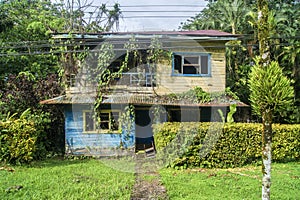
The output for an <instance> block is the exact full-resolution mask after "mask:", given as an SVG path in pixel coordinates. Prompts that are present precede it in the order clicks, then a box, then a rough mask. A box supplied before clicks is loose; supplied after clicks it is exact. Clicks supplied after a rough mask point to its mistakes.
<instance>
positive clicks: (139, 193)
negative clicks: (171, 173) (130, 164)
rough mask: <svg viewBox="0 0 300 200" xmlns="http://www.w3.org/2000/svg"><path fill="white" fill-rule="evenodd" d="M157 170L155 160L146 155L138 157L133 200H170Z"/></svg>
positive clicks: (132, 193) (132, 194)
mask: <svg viewBox="0 0 300 200" xmlns="http://www.w3.org/2000/svg"><path fill="white" fill-rule="evenodd" d="M157 170H158V168H157V166H156V165H155V158H147V157H145V155H144V154H141V155H137V156H136V167H135V176H136V178H135V184H134V186H133V189H132V192H131V198H130V199H131V200H148V199H151V200H156V199H160V200H165V199H169V198H168V195H167V191H166V189H165V187H164V186H163V184H162V182H161V180H160V175H159V173H158V172H157Z"/></svg>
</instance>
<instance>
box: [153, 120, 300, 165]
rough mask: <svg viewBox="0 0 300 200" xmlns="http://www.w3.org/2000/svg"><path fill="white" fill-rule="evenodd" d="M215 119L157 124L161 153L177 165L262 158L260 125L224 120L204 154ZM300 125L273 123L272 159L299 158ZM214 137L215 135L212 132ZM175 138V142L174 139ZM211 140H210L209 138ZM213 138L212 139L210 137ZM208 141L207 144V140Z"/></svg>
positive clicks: (241, 162)
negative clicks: (214, 141)
mask: <svg viewBox="0 0 300 200" xmlns="http://www.w3.org/2000/svg"><path fill="white" fill-rule="evenodd" d="M214 124H216V123H195V122H186V123H164V124H159V125H155V128H154V138H155V145H156V148H157V150H158V156H161V158H163V159H164V162H165V163H166V164H167V165H168V166H172V167H176V168H193V167H206V168H214V167H217V168H228V167H241V166H244V165H248V164H259V163H260V162H261V129H262V127H261V125H260V124H251V123H247V124H245V123H228V124H225V126H224V128H223V130H222V133H221V134H220V136H219V138H216V140H217V141H216V143H215V145H214V146H213V147H212V149H211V150H210V152H209V153H208V154H204V156H201V155H202V154H201V153H202V152H203V151H205V149H203V143H204V141H205V140H208V138H206V135H209V131H210V132H211V131H212V128H213V126H214ZM299 134H300V126H299V125H278V124H275V125H274V127H273V135H274V136H273V158H272V159H273V160H274V161H275V162H285V161H292V160H299V159H300V153H299V152H300V140H299V138H300V136H299ZM210 136H212V137H215V136H214V135H211V134H210ZM175 138H176V141H177V140H178V141H179V142H176V144H174V143H172V140H174V139H175ZM208 141H209V140H208ZM211 141H213V140H211ZM206 145H207V144H206Z"/></svg>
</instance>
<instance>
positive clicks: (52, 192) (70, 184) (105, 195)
mask: <svg viewBox="0 0 300 200" xmlns="http://www.w3.org/2000/svg"><path fill="white" fill-rule="evenodd" d="M12 168H13V169H14V172H9V171H7V170H3V168H2V170H0V199H1V200H2V199H3V200H4V199H14V200H15V199H22V200H25V199H30V200H31V199H39V200H41V199H47V200H48V199H49V200H50V199H53V200H54V199H55V200H58V199H68V200H71V199H81V200H82V199H130V193H131V189H132V187H133V184H134V174H133V173H125V172H120V171H116V170H114V169H113V168H110V167H108V166H106V165H104V164H103V163H102V162H100V161H99V160H93V159H91V160H47V161H43V162H37V163H35V164H33V165H32V166H26V167H24V166H23V167H12ZM20 186H21V187H20Z"/></svg>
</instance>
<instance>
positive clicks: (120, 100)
mask: <svg viewBox="0 0 300 200" xmlns="http://www.w3.org/2000/svg"><path fill="white" fill-rule="evenodd" d="M94 101H95V97H92V96H86V95H73V96H72V97H66V96H65V95H64V96H59V97H56V98H53V99H48V100H44V101H41V102H40V103H41V104H60V105H63V104H93V103H94ZM102 103H103V104H133V105H166V106H168V105H169V106H199V107H211V106H220V107H225V106H230V105H231V104H236V105H237V106H238V107H248V105H247V104H245V103H243V102H240V101H237V100H233V99H231V98H228V97H226V98H224V99H221V100H213V101H211V102H206V103H198V102H195V101H191V100H188V99H180V100H177V99H170V98H165V97H164V96H153V95H124V94H123V95H108V96H104V97H103V101H102Z"/></svg>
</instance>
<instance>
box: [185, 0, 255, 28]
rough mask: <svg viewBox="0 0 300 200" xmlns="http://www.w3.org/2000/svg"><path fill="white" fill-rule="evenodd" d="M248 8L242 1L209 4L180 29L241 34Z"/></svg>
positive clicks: (228, 0) (232, 0)
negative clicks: (211, 30)
mask: <svg viewBox="0 0 300 200" xmlns="http://www.w3.org/2000/svg"><path fill="white" fill-rule="evenodd" d="M248 11H249V10H248V6H247V4H246V3H245V1H244V0H223V1H217V2H213V3H209V4H208V7H207V8H205V9H203V11H202V12H201V13H200V14H198V15H197V16H195V17H192V18H191V19H189V20H188V21H187V22H185V23H183V24H182V25H183V26H182V27H181V28H182V29H216V30H222V31H226V32H231V33H232V34H236V33H242V31H243V30H244V27H245V26H247V23H246V21H245V15H246V13H247V12H248Z"/></svg>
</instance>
